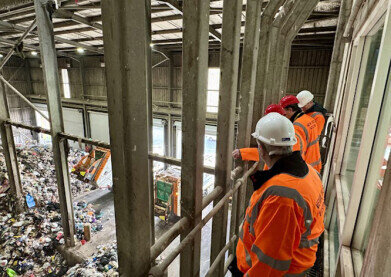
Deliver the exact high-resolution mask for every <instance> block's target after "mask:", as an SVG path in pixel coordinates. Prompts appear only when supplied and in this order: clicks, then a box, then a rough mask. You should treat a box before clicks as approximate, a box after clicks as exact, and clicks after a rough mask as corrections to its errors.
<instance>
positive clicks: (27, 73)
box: [24, 59, 39, 141]
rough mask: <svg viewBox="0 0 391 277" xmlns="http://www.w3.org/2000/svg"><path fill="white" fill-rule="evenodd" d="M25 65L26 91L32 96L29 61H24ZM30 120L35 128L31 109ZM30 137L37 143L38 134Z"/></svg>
mask: <svg viewBox="0 0 391 277" xmlns="http://www.w3.org/2000/svg"><path fill="white" fill-rule="evenodd" d="M24 64H25V70H26V82H27V89H28V94H34V89H33V82H32V80H31V68H30V61H29V59H25V60H24ZM30 120H31V125H34V126H37V119H36V117H35V112H34V110H33V109H31V112H30ZM32 137H33V139H34V140H36V141H38V137H39V136H38V133H35V132H34V133H33V134H32Z"/></svg>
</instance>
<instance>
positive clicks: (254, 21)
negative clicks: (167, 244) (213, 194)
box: [231, 0, 262, 234]
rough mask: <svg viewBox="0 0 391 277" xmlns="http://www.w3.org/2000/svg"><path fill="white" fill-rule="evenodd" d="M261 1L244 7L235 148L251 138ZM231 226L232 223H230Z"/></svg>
mask: <svg viewBox="0 0 391 277" xmlns="http://www.w3.org/2000/svg"><path fill="white" fill-rule="evenodd" d="M261 8H262V1H258V0H249V1H247V7H246V28H245V33H244V43H243V55H242V73H241V79H240V90H239V91H240V96H239V99H240V102H239V105H240V114H239V122H238V135H237V141H236V145H237V148H244V147H249V145H250V138H251V131H252V130H251V123H252V120H253V118H252V115H253V107H254V88H255V77H256V70H257V59H258V47H259V31H260V21H261V20H260V18H261V17H260V14H261ZM235 166H242V167H243V168H244V170H243V172H245V171H246V169H247V167H245V163H243V162H242V161H237V162H235ZM245 196H246V186H245V185H243V186H241V187H240V188H239V190H238V200H237V213H236V230H235V231H236V233H237V234H238V231H239V228H238V223H240V222H241V221H242V220H243V218H244V212H245V205H246V202H245ZM231 226H232V225H231Z"/></svg>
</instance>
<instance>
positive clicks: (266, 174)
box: [250, 151, 309, 191]
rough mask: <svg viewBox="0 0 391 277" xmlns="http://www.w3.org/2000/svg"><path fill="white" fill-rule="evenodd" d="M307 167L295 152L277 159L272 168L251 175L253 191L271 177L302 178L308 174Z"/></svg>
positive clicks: (298, 153)
mask: <svg viewBox="0 0 391 277" xmlns="http://www.w3.org/2000/svg"><path fill="white" fill-rule="evenodd" d="M308 171H309V169H308V166H307V164H306V163H305V161H304V160H303V159H302V157H301V155H300V151H295V152H293V153H292V154H290V155H288V156H286V157H283V158H281V159H279V160H278V161H277V162H276V163H275V164H274V165H273V167H272V168H270V169H269V170H264V171H257V172H255V174H253V175H251V176H250V178H251V180H252V182H253V186H254V191H256V190H257V189H259V188H260V187H261V186H262V185H263V184H264V183H266V182H267V181H268V180H270V179H271V178H272V177H274V176H276V175H279V174H282V173H286V174H289V175H293V176H295V177H298V178H302V177H304V176H306V175H307V174H308Z"/></svg>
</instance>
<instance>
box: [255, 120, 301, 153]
mask: <svg viewBox="0 0 391 277" xmlns="http://www.w3.org/2000/svg"><path fill="white" fill-rule="evenodd" d="M252 136H253V137H254V138H256V139H258V140H260V141H262V142H263V143H265V144H268V145H275V146H292V145H295V144H296V142H297V140H296V136H295V129H294V128H293V124H292V122H290V120H289V119H287V118H286V117H285V116H282V115H280V114H279V113H269V114H267V115H265V116H264V117H262V118H261V119H260V120H259V121H258V123H257V126H256V127H255V132H254V133H252Z"/></svg>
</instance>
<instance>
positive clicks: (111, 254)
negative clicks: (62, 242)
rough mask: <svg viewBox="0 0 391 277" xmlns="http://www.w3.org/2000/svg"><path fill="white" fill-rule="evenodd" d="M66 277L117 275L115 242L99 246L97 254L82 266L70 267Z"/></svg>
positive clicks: (112, 276) (109, 276) (111, 276)
mask: <svg viewBox="0 0 391 277" xmlns="http://www.w3.org/2000/svg"><path fill="white" fill-rule="evenodd" d="M66 276H70V277H90V276H96V277H106V276H107V277H114V276H119V274H118V257H117V244H116V242H113V243H110V244H108V245H101V246H99V247H98V249H97V252H96V253H95V254H94V255H93V256H92V257H91V258H89V259H88V260H87V261H86V262H84V263H82V264H77V265H75V266H74V267H71V268H70V269H69V270H68V272H67V274H66Z"/></svg>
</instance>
